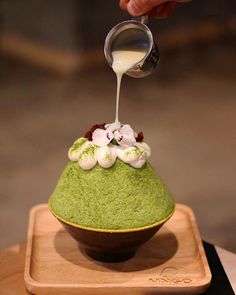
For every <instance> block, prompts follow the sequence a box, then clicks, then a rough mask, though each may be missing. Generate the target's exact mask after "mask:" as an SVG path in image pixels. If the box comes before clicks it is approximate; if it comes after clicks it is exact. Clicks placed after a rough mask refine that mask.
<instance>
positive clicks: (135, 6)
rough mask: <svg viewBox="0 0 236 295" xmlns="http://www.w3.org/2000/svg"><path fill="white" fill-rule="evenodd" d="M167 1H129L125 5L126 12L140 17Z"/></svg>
mask: <svg viewBox="0 0 236 295" xmlns="http://www.w3.org/2000/svg"><path fill="white" fill-rule="evenodd" d="M167 1H168V0H130V1H129V2H128V4H127V10H128V12H129V13H130V14H131V15H133V16H140V15H143V14H146V13H148V12H149V11H151V10H152V9H153V8H154V7H156V6H158V5H160V4H162V3H165V2H167Z"/></svg>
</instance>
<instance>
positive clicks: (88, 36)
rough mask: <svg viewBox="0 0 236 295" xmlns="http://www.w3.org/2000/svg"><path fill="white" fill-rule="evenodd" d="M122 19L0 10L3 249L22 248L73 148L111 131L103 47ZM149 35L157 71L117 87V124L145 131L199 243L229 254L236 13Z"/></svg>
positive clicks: (235, 137)
mask: <svg viewBox="0 0 236 295" xmlns="http://www.w3.org/2000/svg"><path fill="white" fill-rule="evenodd" d="M128 18H129V16H128V15H127V14H126V13H124V12H122V11H121V10H120V9H119V5H118V0H112V1H101V0H93V1H81V0H51V1H47V0H23V1H18V0H0V140H1V144H0V233H1V235H0V249H3V248H5V247H7V246H10V245H12V244H14V243H18V242H22V241H25V240H26V232H27V224H28V213H29V210H30V208H31V207H32V206H33V205H36V204H39V203H45V202H47V200H48V197H49V195H50V194H51V192H52V191H53V189H54V187H55V185H56V182H57V179H58V177H59V175H60V173H61V171H62V169H63V168H64V166H65V164H66V163H67V161H68V159H67V150H68V148H69V147H70V145H71V143H72V142H73V140H74V139H76V138H77V137H79V136H81V135H83V134H84V133H85V131H87V130H88V129H89V128H90V127H91V125H93V124H94V123H102V122H104V121H105V122H112V121H113V119H114V116H115V91H116V79H115V75H114V73H113V72H112V70H111V69H110V68H109V66H108V64H107V63H106V60H105V58H104V56H103V45H104V39H105V36H106V34H107V32H108V31H109V29H110V28H111V27H112V26H114V25H115V24H117V23H118V22H120V21H122V20H126V19H128ZM150 27H151V29H152V30H153V34H154V36H155V38H156V40H157V42H158V44H159V46H160V50H161V61H160V65H159V67H158V69H157V70H156V72H155V73H154V74H152V75H151V76H149V77H147V78H144V79H140V80H136V79H133V78H129V77H125V78H124V80H123V82H122V83H123V84H122V89H121V100H120V118H121V121H122V122H123V123H129V124H131V126H133V128H134V129H135V130H137V131H139V130H143V132H144V136H145V140H146V141H147V142H148V143H149V144H150V145H151V147H152V156H151V159H150V161H151V163H152V165H153V166H154V167H155V169H156V171H157V172H158V174H159V175H160V176H161V177H162V179H163V180H164V182H165V183H166V184H167V186H168V187H169V189H170V191H171V192H172V194H173V195H174V197H175V200H176V202H178V203H185V204H187V205H189V206H191V207H192V208H193V210H194V211H195V214H196V217H197V221H198V224H199V227H200V231H201V234H202V238H203V239H205V240H207V241H209V242H212V243H215V244H218V245H220V246H222V247H225V248H226V249H228V250H231V251H234V252H236V238H235V236H236V235H235V233H236V217H235V216H236V209H235V208H236V155H235V150H236V132H235V128H236V58H235V53H236V39H235V36H236V2H235V0H228V1H224V0H195V1H193V2H191V3H188V4H182V5H178V7H177V9H176V11H175V13H174V15H173V16H172V17H170V18H169V19H166V20H155V21H151V22H150Z"/></svg>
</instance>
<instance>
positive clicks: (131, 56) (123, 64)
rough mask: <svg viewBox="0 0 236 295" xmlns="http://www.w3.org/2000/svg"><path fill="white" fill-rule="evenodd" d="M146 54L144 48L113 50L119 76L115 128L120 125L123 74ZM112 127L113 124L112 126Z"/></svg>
mask: <svg viewBox="0 0 236 295" xmlns="http://www.w3.org/2000/svg"><path fill="white" fill-rule="evenodd" d="M145 55H146V51H144V50H133V49H132V50H128V49H127V50H114V51H112V57H113V63H112V69H113V71H114V72H115V74H116V77H117V91H116V117H115V122H114V123H113V124H114V125H113V124H112V125H113V128H115V126H119V125H120V122H119V98H120V85H121V80H122V76H123V74H124V73H126V72H127V71H128V70H129V69H131V68H132V67H133V66H134V65H135V64H136V63H138V62H139V61H141V60H142V59H143V58H144V57H145ZM110 127H111V126H110Z"/></svg>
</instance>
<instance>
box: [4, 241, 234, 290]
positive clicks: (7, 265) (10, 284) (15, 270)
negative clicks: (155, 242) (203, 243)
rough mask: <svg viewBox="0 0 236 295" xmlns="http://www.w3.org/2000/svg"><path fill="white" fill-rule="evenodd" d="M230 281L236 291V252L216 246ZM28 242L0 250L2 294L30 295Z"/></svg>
mask: <svg viewBox="0 0 236 295" xmlns="http://www.w3.org/2000/svg"><path fill="white" fill-rule="evenodd" d="M216 249H217V253H218V255H219V256H220V259H221V262H222V264H223V266H224V268H225V271H226V273H227V276H228V278H229V280H230V283H231V285H232V287H233V289H234V292H236V254H234V253H231V252H229V251H226V250H224V249H222V248H220V247H216ZM25 251H26V243H21V244H17V245H14V246H12V247H10V248H8V249H6V250H4V251H1V252H0V266H1V267H0V294H4V295H16V294H17V295H29V294H30V293H29V292H28V291H27V290H26V288H25V284H24V265H25V254H26V252H25Z"/></svg>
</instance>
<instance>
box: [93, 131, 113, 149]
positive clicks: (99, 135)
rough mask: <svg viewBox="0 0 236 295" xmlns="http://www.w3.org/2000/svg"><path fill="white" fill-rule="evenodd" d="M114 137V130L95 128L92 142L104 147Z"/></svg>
mask: <svg viewBox="0 0 236 295" xmlns="http://www.w3.org/2000/svg"><path fill="white" fill-rule="evenodd" d="M113 138H114V135H113V133H112V132H109V131H107V130H104V129H100V128H97V129H96V130H94V132H93V136H92V139H93V140H92V142H93V143H94V144H95V145H98V146H101V147H104V146H106V145H108V144H109V142H110V141H111V140H112V139H113Z"/></svg>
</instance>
